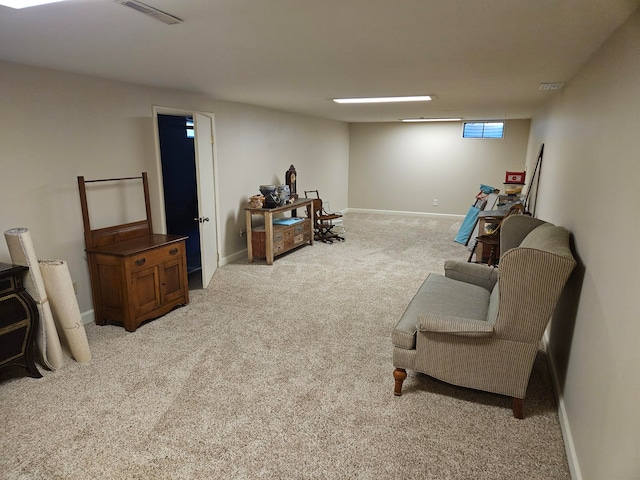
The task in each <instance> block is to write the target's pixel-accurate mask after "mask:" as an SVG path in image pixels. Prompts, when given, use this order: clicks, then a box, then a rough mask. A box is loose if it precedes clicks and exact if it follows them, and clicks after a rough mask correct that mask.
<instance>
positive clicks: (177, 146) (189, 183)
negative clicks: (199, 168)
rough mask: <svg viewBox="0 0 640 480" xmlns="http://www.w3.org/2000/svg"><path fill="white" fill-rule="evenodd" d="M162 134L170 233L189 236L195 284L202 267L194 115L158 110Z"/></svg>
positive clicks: (189, 260)
mask: <svg viewBox="0 0 640 480" xmlns="http://www.w3.org/2000/svg"><path fill="white" fill-rule="evenodd" d="M158 137H159V141H160V160H161V163H162V186H163V188H164V203H165V205H164V207H165V220H166V222H167V233H168V234H170V235H187V236H188V237H189V238H188V239H187V242H186V247H187V271H188V273H189V280H190V284H191V283H192V278H198V277H200V270H201V268H202V257H201V251H200V232H199V228H198V221H197V218H198V192H197V188H196V158H195V147H194V129H193V118H192V117H190V116H179V115H161V114H158ZM200 282H201V281H200Z"/></svg>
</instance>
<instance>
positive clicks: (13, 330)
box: [0, 263, 42, 378]
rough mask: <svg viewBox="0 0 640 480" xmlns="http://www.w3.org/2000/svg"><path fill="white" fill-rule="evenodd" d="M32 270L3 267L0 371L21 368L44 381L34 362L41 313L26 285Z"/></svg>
mask: <svg viewBox="0 0 640 480" xmlns="http://www.w3.org/2000/svg"><path fill="white" fill-rule="evenodd" d="M28 271H29V268H28V267H21V266H17V265H9V264H7V263H0V367H8V366H10V365H20V366H22V367H25V368H26V369H27V372H29V375H30V376H32V377H34V378H40V377H42V374H41V373H40V372H39V371H38V369H37V368H36V366H35V363H34V361H33V355H34V350H35V347H36V345H35V343H36V342H35V338H36V337H35V334H36V330H37V329H38V309H37V307H36V304H35V302H34V301H33V298H31V295H29V294H28V293H27V292H26V290H25V289H24V286H23V285H22V275H23V274H24V273H26V272H28Z"/></svg>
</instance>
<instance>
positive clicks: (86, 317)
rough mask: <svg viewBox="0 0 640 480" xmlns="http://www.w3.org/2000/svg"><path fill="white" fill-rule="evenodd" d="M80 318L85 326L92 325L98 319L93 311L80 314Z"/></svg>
mask: <svg viewBox="0 0 640 480" xmlns="http://www.w3.org/2000/svg"><path fill="white" fill-rule="evenodd" d="M80 317H81V318H82V323H83V325H86V324H87V323H92V322H94V321H95V319H96V317H95V315H94V313H93V309H91V310H87V311H86V312H83V313H82V314H80Z"/></svg>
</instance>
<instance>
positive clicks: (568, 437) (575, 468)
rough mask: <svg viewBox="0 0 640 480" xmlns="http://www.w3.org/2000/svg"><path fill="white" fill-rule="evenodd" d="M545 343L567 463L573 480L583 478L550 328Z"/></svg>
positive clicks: (544, 338)
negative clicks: (550, 348)
mask: <svg viewBox="0 0 640 480" xmlns="http://www.w3.org/2000/svg"><path fill="white" fill-rule="evenodd" d="M542 340H543V343H544V349H545V350H546V352H547V358H548V359H549V369H550V370H551V381H552V382H553V389H554V391H555V394H556V401H557V402H558V419H559V421H560V430H561V431H562V439H563V441H564V449H565V453H566V455H567V463H568V464H569V473H570V474H571V479H572V480H582V472H581V471H580V464H579V463H578V457H577V455H576V449H575V444H574V443H573V435H572V434H571V425H570V424H569V419H568V418H567V411H566V409H565V405H564V398H563V397H562V392H561V391H560V382H559V381H558V370H557V368H556V364H555V360H554V358H553V355H551V353H550V350H549V330H546V331H545V332H544V336H543V337H542Z"/></svg>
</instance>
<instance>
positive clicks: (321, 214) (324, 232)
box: [304, 190, 344, 243]
mask: <svg viewBox="0 0 640 480" xmlns="http://www.w3.org/2000/svg"><path fill="white" fill-rule="evenodd" d="M309 194H315V198H313V197H311V198H312V200H313V205H312V208H311V210H312V212H313V233H314V239H315V240H319V241H321V242H324V243H333V242H334V241H339V242H343V241H344V237H342V236H340V235H338V233H336V232H334V231H333V229H334V228H335V226H336V221H338V220H340V219H341V218H342V214H340V213H333V212H327V211H326V210H325V209H324V204H323V202H322V199H321V198H320V194H319V193H318V190H305V191H304V196H305V198H310V197H309Z"/></svg>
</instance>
